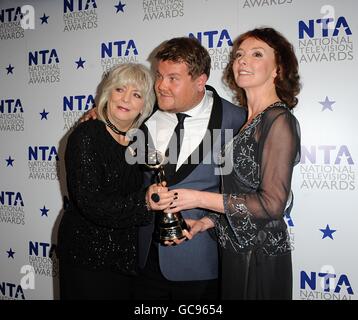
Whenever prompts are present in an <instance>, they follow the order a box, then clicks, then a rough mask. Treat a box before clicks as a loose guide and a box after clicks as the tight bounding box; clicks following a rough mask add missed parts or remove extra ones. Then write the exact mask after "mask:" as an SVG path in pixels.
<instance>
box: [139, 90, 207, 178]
mask: <svg viewBox="0 0 358 320" xmlns="http://www.w3.org/2000/svg"><path fill="white" fill-rule="evenodd" d="M213 100H214V99H213V94H212V92H211V91H208V90H205V94H204V97H203V99H202V100H201V101H200V103H199V104H198V105H197V106H195V107H194V108H192V109H190V110H188V111H186V112H183V113H185V114H187V115H189V116H190V117H187V118H185V121H184V138H183V142H182V145H181V150H180V154H179V158H178V163H177V166H176V171H177V170H178V169H179V168H180V166H181V165H182V164H183V163H184V161H185V160H186V159H187V158H188V157H189V156H190V154H191V153H192V152H193V151H194V150H195V149H196V148H197V147H198V146H199V144H200V143H201V141H202V140H203V138H204V135H205V132H206V130H207V128H208V123H209V119H210V114H211V110H212V107H213ZM177 123H178V120H177V117H176V115H175V113H171V112H165V111H161V110H157V111H156V112H155V113H154V114H153V115H152V116H151V117H150V118H149V119H148V120H147V122H146V125H147V128H148V130H149V133H150V135H151V137H152V139H153V143H154V147H155V148H156V149H157V150H159V151H161V152H162V153H165V150H166V149H167V147H168V144H169V140H170V138H171V136H172V134H173V132H174V128H175V126H176V125H177Z"/></svg>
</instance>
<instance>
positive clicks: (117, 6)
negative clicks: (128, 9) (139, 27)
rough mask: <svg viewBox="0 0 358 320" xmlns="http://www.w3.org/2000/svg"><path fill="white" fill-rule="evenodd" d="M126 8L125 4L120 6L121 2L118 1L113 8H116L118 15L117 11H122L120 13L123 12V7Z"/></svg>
mask: <svg viewBox="0 0 358 320" xmlns="http://www.w3.org/2000/svg"><path fill="white" fill-rule="evenodd" d="M125 6H126V4H125V3H123V4H122V1H119V3H118V4H117V5H116V6H114V7H115V8H117V12H116V13H118V12H119V11H122V12H124V9H123V8H124V7H125Z"/></svg>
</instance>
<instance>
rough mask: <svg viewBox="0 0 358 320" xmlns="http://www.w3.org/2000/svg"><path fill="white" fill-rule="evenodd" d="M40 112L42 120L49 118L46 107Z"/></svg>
mask: <svg viewBox="0 0 358 320" xmlns="http://www.w3.org/2000/svg"><path fill="white" fill-rule="evenodd" d="M39 114H40V115H41V119H40V120H42V119H45V120H48V119H47V115H48V114H49V112H46V110H45V109H43V111H42V112H39Z"/></svg>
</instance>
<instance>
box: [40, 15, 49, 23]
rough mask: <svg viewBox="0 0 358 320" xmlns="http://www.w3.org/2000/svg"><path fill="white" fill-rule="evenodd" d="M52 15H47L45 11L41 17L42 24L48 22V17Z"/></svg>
mask: <svg viewBox="0 0 358 320" xmlns="http://www.w3.org/2000/svg"><path fill="white" fill-rule="evenodd" d="M49 17H50V16H46V15H45V13H44V15H43V16H42V17H40V19H41V24H44V23H47V24H48V21H47V19H48V18H49Z"/></svg>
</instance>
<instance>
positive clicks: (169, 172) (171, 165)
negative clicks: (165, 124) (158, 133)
mask: <svg viewBox="0 0 358 320" xmlns="http://www.w3.org/2000/svg"><path fill="white" fill-rule="evenodd" d="M176 116H177V118H178V123H177V125H176V127H175V129H174V132H173V135H172V136H171V138H170V140H169V144H168V148H167V150H166V151H165V156H166V157H168V158H169V162H168V163H167V164H166V165H165V175H166V177H167V178H169V179H170V177H171V176H173V175H174V174H175V169H176V166H177V162H178V158H179V153H180V148H181V144H182V142H183V137H184V120H185V118H186V117H190V116H189V115H187V114H185V113H176ZM175 142H176V144H175ZM175 146H176V148H175ZM173 148H175V151H176V152H175V151H173ZM170 151H171V154H170ZM173 153H174V155H175V154H176V157H174V156H173Z"/></svg>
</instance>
